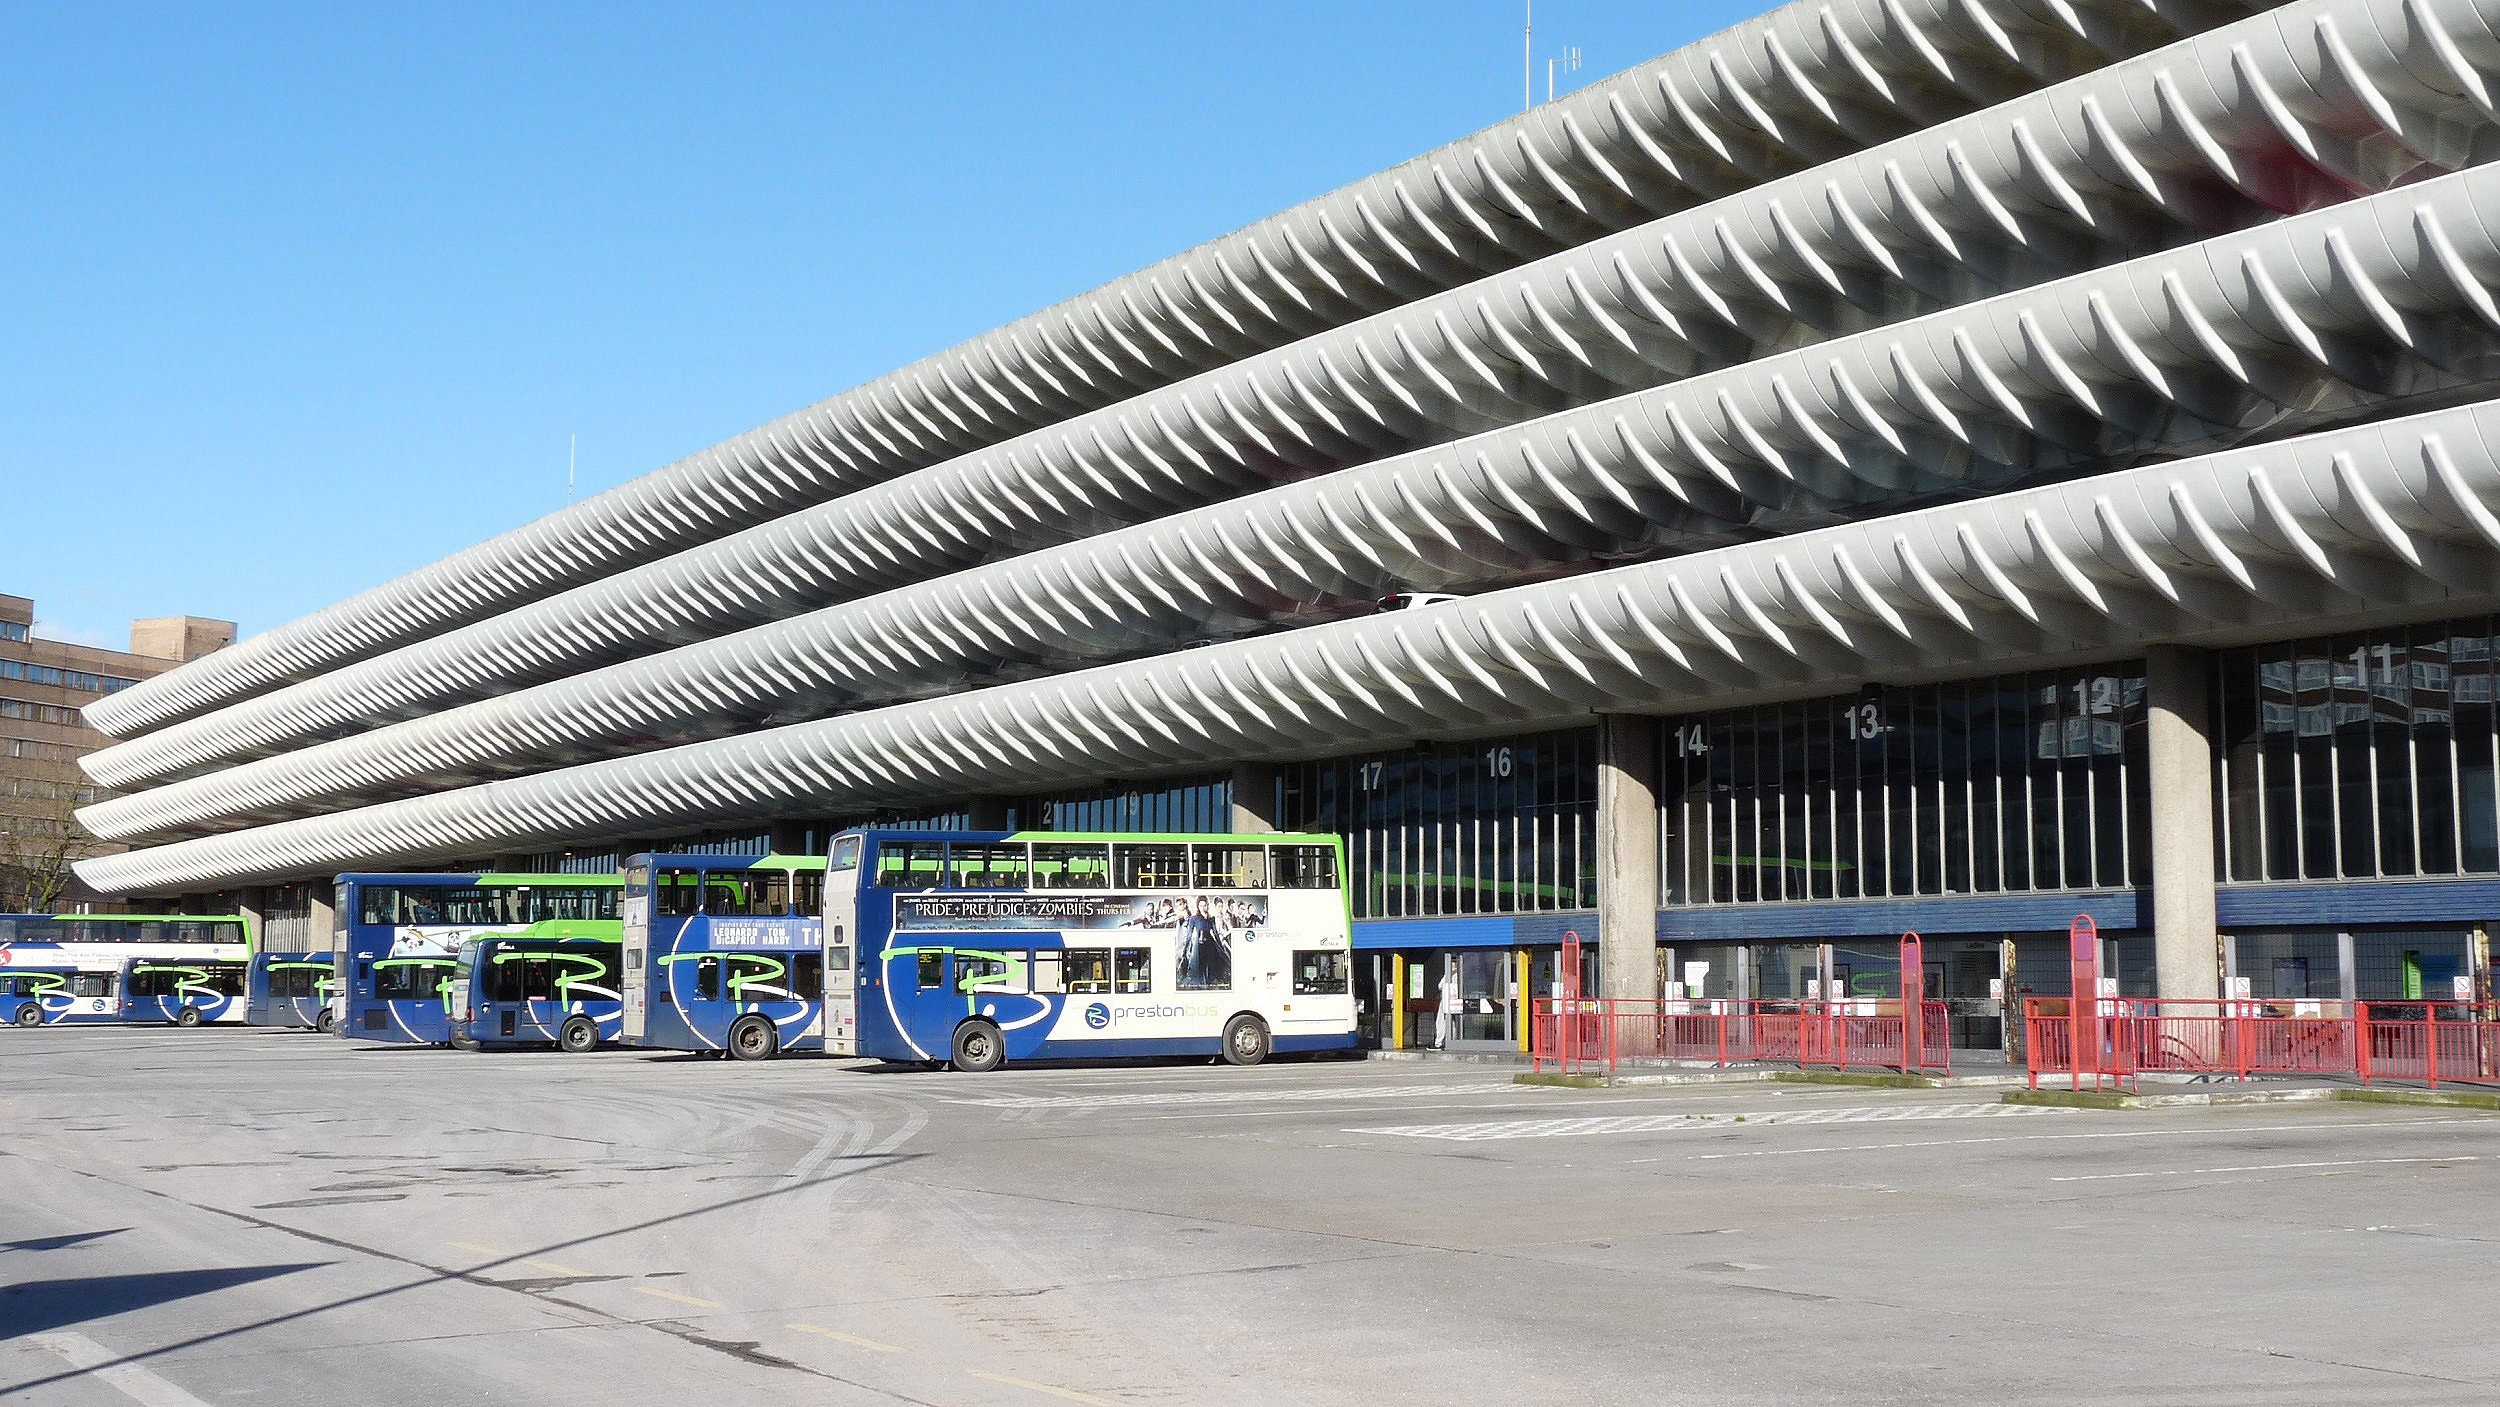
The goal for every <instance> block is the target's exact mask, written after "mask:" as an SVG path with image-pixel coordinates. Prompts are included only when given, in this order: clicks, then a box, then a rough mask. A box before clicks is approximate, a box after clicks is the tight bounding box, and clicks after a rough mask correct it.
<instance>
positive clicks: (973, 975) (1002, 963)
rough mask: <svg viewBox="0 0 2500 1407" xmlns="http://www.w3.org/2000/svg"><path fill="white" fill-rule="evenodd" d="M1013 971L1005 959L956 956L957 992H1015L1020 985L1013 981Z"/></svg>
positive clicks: (967, 955)
mask: <svg viewBox="0 0 2500 1407" xmlns="http://www.w3.org/2000/svg"><path fill="white" fill-rule="evenodd" d="M1012 972H1013V969H1012V968H1011V967H1010V966H1009V965H1008V962H1007V960H1006V959H1005V958H1002V957H990V956H987V955H982V956H978V957H975V956H971V955H969V954H965V953H957V954H956V955H955V990H957V991H959V992H1011V993H1012V992H1014V991H1015V990H1016V989H1017V988H1018V987H1019V986H1020V985H1022V984H1020V983H1018V982H1016V981H1014V980H1012V976H1011V974H1012Z"/></svg>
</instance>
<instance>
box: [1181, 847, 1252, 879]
mask: <svg viewBox="0 0 2500 1407" xmlns="http://www.w3.org/2000/svg"><path fill="white" fill-rule="evenodd" d="M1192 848H1193V849H1195V850H1196V852H1197V865H1198V887H1199V888H1200V889H1265V888H1267V847H1266V846H1264V845H1200V846H1195V847H1192Z"/></svg>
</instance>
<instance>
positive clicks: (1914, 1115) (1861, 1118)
mask: <svg viewBox="0 0 2500 1407" xmlns="http://www.w3.org/2000/svg"><path fill="white" fill-rule="evenodd" d="M2065 1113H2066V1111H2062V1110H2055V1109H2044V1108H2039V1107H2036V1106H2033V1105H2027V1104H1911V1105H1894V1104H1869V1105H1858V1106H1854V1107H1851V1108H1845V1109H1768V1110H1762V1111H1759V1112H1755V1113H1745V1114H1619V1115H1613V1116H1592V1117H1588V1118H1579V1119H1506V1120H1503V1121H1501V1122H1498V1123H1483V1124H1400V1125H1396V1126H1394V1127H1390V1128H1370V1129H1346V1130H1344V1132H1347V1133H1377V1134H1388V1135H1390V1136H1392V1137H1396V1138H1440V1139H1451V1140H1457V1141H1462V1142H1480V1141H1483V1140H1487V1139H1510V1138H1586V1137H1589V1136H1591V1135H1593V1134H1609V1133H1685V1132H1690V1131H1692V1130H1695V1129H1732V1128H1734V1127H1736V1126H1737V1124H1738V1122H1739V1121H1742V1122H1743V1123H1744V1125H1745V1126H1746V1127H1749V1128H1752V1127H1760V1126H1763V1125H1766V1124H1890V1123H1913V1122H1919V1121H1923V1120H1928V1119H2022V1118H2036V1117H2039V1116H2041V1115H2061V1116H2064V1115H2065Z"/></svg>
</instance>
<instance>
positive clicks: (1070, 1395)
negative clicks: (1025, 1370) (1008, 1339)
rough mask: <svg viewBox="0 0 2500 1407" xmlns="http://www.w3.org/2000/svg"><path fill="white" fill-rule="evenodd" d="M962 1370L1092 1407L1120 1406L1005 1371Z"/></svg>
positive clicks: (1011, 1385) (995, 1381)
mask: <svg viewBox="0 0 2500 1407" xmlns="http://www.w3.org/2000/svg"><path fill="white" fill-rule="evenodd" d="M964 1371H965V1372H967V1373H970V1374H971V1375H972V1376H974V1377H976V1378H985V1379H987V1380H988V1381H990V1382H994V1383H1005V1384H1007V1385H1008V1386H1009V1387H1020V1388H1025V1389H1028V1390H1030V1391H1033V1392H1046V1393H1049V1394H1050V1395H1051V1396H1053V1397H1064V1398H1066V1399H1067V1400H1068V1401H1070V1402H1084V1403H1090V1404H1092V1407H1120V1404H1118V1403H1116V1402H1112V1401H1108V1400H1106V1399H1104V1398H1100V1397H1088V1396H1086V1395H1085V1394H1084V1393H1081V1392H1070V1391H1069V1390H1068V1389H1066V1388H1064V1387H1052V1386H1051V1385H1050V1384H1048V1383H1037V1382H1034V1381H1033V1380H1032V1379H1030V1378H1011V1377H1008V1376H1007V1375H1006V1374H1005V1373H985V1372H983V1371H981V1370H980V1369H978V1368H966V1369H964Z"/></svg>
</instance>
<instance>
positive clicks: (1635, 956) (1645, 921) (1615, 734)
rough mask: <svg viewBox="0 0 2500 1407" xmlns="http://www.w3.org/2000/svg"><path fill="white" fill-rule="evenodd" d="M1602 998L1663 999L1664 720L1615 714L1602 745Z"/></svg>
mask: <svg viewBox="0 0 2500 1407" xmlns="http://www.w3.org/2000/svg"><path fill="white" fill-rule="evenodd" d="M1597 952H1598V958H1597V963H1598V968H1597V972H1598V981H1597V985H1598V993H1599V995H1601V996H1607V997H1633V998H1655V997H1656V996H1657V995H1658V955H1657V954H1658V720H1657V719H1655V718H1642V717H1636V716H1633V715H1628V714H1608V715H1607V716H1606V717H1604V718H1603V719H1600V720H1599V722H1598V746H1597Z"/></svg>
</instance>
